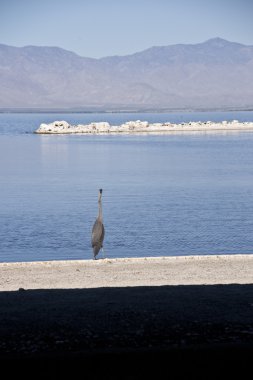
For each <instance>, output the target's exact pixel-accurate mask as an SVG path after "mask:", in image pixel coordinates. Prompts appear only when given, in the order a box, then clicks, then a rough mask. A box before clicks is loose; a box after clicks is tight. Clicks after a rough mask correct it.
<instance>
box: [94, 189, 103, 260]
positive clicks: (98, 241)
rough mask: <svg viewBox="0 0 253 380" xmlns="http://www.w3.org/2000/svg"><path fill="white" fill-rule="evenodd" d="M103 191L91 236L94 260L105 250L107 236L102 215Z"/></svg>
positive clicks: (99, 194)
mask: <svg viewBox="0 0 253 380" xmlns="http://www.w3.org/2000/svg"><path fill="white" fill-rule="evenodd" d="M102 192H103V190H102V189H99V193H98V216H97V219H96V220H95V223H94V225H93V228H92V234H91V246H92V248H93V255H94V260H96V256H97V255H98V252H99V251H100V249H101V248H102V249H103V241H104V236H105V228H104V225H103V214H102Z"/></svg>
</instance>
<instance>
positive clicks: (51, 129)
mask: <svg viewBox="0 0 253 380" xmlns="http://www.w3.org/2000/svg"><path fill="white" fill-rule="evenodd" d="M252 130H253V122H239V121H238V120H233V121H226V120H225V121H222V122H212V121H206V122H200V121H198V122H188V123H180V124H176V123H170V122H165V123H149V122H148V121H141V120H136V121H128V122H126V123H123V124H121V125H110V124H109V123H108V122H104V121H103V122H97V123H95V122H94V123H90V124H85V125H83V124H78V125H71V124H69V123H68V122H67V121H65V120H62V121H54V122H52V123H49V124H45V123H42V124H41V125H40V127H39V128H38V129H37V130H35V131H34V133H35V134H163V133H172V132H217V131H226V132H227V131H228V132H229V131H252Z"/></svg>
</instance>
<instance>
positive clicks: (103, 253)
mask: <svg viewBox="0 0 253 380" xmlns="http://www.w3.org/2000/svg"><path fill="white" fill-rule="evenodd" d="M101 250H102V255H103V259H105V251H104V247H101Z"/></svg>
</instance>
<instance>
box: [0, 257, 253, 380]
mask: <svg viewBox="0 0 253 380" xmlns="http://www.w3.org/2000/svg"><path fill="white" fill-rule="evenodd" d="M0 271H1V278H0V290H1V291H0V305H1V306H0V309H1V312H0V364H1V365H2V368H6V369H7V370H8V373H10V370H12V368H13V369H14V368H18V369H19V372H20V370H21V369H22V370H23V371H24V373H25V374H27V373H28V372H29V371H31V369H33V370H35V371H38V370H39V371H40V373H43V374H46V375H49V374H50V375H51V374H52V373H53V372H54V371H55V373H58V374H59V373H62V374H66V371H67V373H68V374H69V378H71V376H72V377H73V373H75V372H76V373H77V374H78V376H80V371H85V377H86V378H88V379H93V380H94V379H102V378H103V379H112V378H113V379H114V378H115V379H116V378H117V379H118V378H120V379H123V380H129V379H130V378H131V379H134V380H135V379H136V380H137V379H142V378H143V379H147V378H149V377H148V375H150V374H151V373H152V378H163V377H159V376H158V372H157V371H158V370H157V369H158V368H159V373H161V371H165V373H167V374H168V376H167V377H165V378H171V371H172V370H174V371H175V373H177V374H178V375H180V374H181V375H182V378H184V379H186V378H187V379H188V378H189V372H190V373H192V374H193V377H190V378H194V379H196V378H198V377H197V376H196V374H199V378H200V379H202V378H203V376H204V377H205V378H207V379H209V378H210V379H214V378H217V370H218V373H220V370H221V369H224V370H226V373H227V371H228V369H233V371H232V372H233V373H234V372H235V370H236V369H237V370H238V374H239V375H240V376H242V368H243V369H246V368H247V369H250V368H251V366H252V365H251V362H252V354H253V341H252V334H253V321H252V312H253V275H252V274H253V255H236V256H235V255H233V256H232V255H226V256H211V255H210V256H198V257H194V256H190V257H186V256H178V257H175V256H173V257H165V258H164V257H158V258H156V257H152V258H136V259H104V260H102V259H101V260H96V261H95V260H86V261H85V260H83V261H81V260H73V261H70V262H67V261H61V262H57V261H50V262H49V261H47V262H28V263H24V262H23V263H1V264H0ZM98 363H100V365H97V364H98ZM115 363H116V364H118V365H119V367H117V366H116V365H115ZM3 366H4V367H3ZM119 368H120V369H119ZM207 369H208V371H207ZM118 371H120V372H118ZM34 373H36V372H33V375H34ZM246 373H249V372H248V371H246ZM209 375H210V377H209ZM157 376H158V377H157ZM240 376H239V377H240ZM177 378H181V377H180V376H178V377H177Z"/></svg>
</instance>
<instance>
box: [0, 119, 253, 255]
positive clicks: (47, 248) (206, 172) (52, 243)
mask: <svg viewBox="0 0 253 380" xmlns="http://www.w3.org/2000/svg"><path fill="white" fill-rule="evenodd" d="M137 119H140V120H148V121H150V122H152V121H172V122H173V121H174V122H181V121H191V120H192V121H193V120H216V121H219V120H231V119H238V120H242V121H247V120H248V121H249V120H251V121H252V120H253V113H252V112H234V113H200V114H196V113H188V114H187V113H185V114H106V115H105V114H104V115H103V114H68V115H64V114H61V115H56V114H51V115H50V114H0V182H1V187H0V217H1V230H0V261H2V262H3V261H36V260H59V259H82V258H83V259H88V258H91V257H92V251H91V248H90V235H91V228H92V225H93V222H94V220H95V218H96V215H97V192H98V189H99V188H100V187H102V188H103V189H104V193H103V211H104V224H105V229H106V236H105V254H106V256H107V257H136V256H161V255H165V256H167V255H192V254H235V253H253V234H252V230H253V132H252V133H250V132H241V133H237V132H231V133H227V134H224V133H221V132H220V133H213V134H212V133H211V134H205V133H203V134H201V133H189V134H168V135H160V136H154V135H152V136H147V135H145V136H129V135H125V136H124V135H120V136H115V135H114V136H84V135H83V136H75V135H69V136H66V135H65V136H50V135H49V136H48V135H45V136H42V135H34V134H32V133H31V132H32V131H34V130H35V129H36V128H37V127H38V126H39V124H40V123H41V122H51V121H54V120H67V121H69V122H70V123H81V122H82V123H85V122H90V121H109V122H110V123H112V124H119V123H122V122H124V121H126V120H137Z"/></svg>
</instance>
